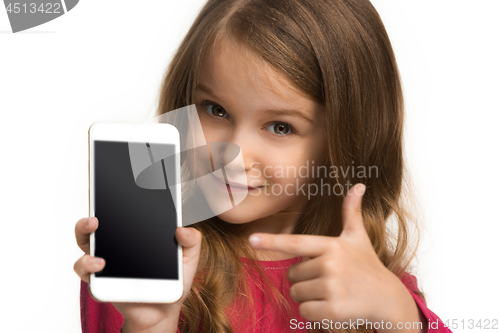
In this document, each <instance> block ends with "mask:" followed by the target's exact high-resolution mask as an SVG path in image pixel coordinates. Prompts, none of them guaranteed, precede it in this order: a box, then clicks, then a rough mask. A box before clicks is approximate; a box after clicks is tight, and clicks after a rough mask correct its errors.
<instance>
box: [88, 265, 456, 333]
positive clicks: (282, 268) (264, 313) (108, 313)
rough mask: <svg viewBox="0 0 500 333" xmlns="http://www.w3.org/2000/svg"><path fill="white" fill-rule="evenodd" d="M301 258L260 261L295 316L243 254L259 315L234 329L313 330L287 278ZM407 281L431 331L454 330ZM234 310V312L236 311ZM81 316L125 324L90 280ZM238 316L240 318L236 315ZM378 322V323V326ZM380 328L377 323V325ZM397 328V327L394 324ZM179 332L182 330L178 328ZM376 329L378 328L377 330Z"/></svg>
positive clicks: (110, 331)
mask: <svg viewBox="0 0 500 333" xmlns="http://www.w3.org/2000/svg"><path fill="white" fill-rule="evenodd" d="M300 259H301V257H295V258H290V259H285V260H278V261H258V262H259V263H260V265H261V266H262V269H264V270H266V271H267V273H268V276H269V278H270V279H271V280H270V282H271V283H272V284H273V286H275V287H276V288H277V289H278V290H279V291H280V292H281V294H282V295H283V296H284V297H285V299H286V300H287V301H288V302H289V304H290V305H291V307H292V309H293V311H294V313H295V314H294V316H293V317H292V318H287V317H285V316H284V315H283V314H282V313H279V312H277V310H276V309H274V308H273V306H272V304H273V303H272V302H269V293H266V292H265V291H263V290H262V288H263V285H262V284H261V283H262V280H261V278H260V276H259V274H258V272H257V271H255V269H253V268H250V266H249V260H248V259H247V258H243V257H240V260H241V263H242V264H243V265H244V266H246V267H247V268H249V270H248V274H249V276H251V279H250V280H249V281H251V283H250V284H249V286H250V288H251V292H252V294H253V297H254V299H255V314H256V315H257V318H258V320H256V319H257V318H250V317H247V318H244V317H242V316H239V315H238V316H235V315H230V316H229V318H230V320H231V325H232V327H233V330H234V332H237V333H256V332H266V333H278V332H279V333H282V332H291V331H292V330H293V329H296V330H295V332H297V333H305V332H309V329H308V328H307V326H306V324H307V323H308V321H307V320H305V319H304V318H302V317H301V316H300V313H299V303H296V302H294V301H292V299H291V298H290V293H289V288H290V286H291V283H290V281H289V280H288V277H287V271H288V269H289V268H290V267H291V266H292V265H294V264H295V263H297V262H298V261H299V260H300ZM401 281H402V282H403V283H404V284H405V286H406V288H407V289H408V291H409V292H410V294H411V295H412V296H413V298H414V299H415V302H416V303H417V305H418V307H419V308H420V310H421V311H422V313H423V314H424V316H425V317H426V319H427V323H428V332H429V333H450V332H451V331H450V330H449V329H448V328H447V327H445V326H444V324H443V322H442V321H441V319H439V317H438V316H437V315H436V314H434V313H433V312H432V311H431V310H429V309H428V308H427V306H426V304H425V302H424V301H423V300H422V298H420V297H419V296H417V295H415V294H414V293H413V292H412V291H418V287H417V279H416V278H415V276H413V275H411V274H408V273H405V274H404V275H403V277H402V279H401ZM238 305H242V304H234V305H233V306H231V307H230V309H227V310H226V311H231V312H226V313H237V314H243V313H246V312H248V311H244V310H242V308H241V307H239V306H238ZM233 311H234V312H233ZM80 315H81V322H82V333H120V329H121V326H122V324H123V316H122V315H121V314H120V313H119V312H118V311H117V310H116V309H115V307H114V306H113V305H112V304H111V303H99V302H97V301H95V300H94V299H93V298H92V297H91V296H90V292H89V285H88V283H86V282H83V281H82V282H81V289H80ZM236 317H238V318H236ZM376 324H377V323H374V325H376ZM375 327H376V326H375ZM394 328H395V327H394ZM177 332H179V330H177ZM374 332H376V330H375V329H374Z"/></svg>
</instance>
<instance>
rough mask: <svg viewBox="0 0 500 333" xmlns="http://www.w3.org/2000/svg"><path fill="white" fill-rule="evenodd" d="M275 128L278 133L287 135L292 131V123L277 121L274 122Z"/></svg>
mask: <svg viewBox="0 0 500 333" xmlns="http://www.w3.org/2000/svg"><path fill="white" fill-rule="evenodd" d="M273 130H274V132H275V133H276V134H278V135H285V134H288V133H290V125H288V124H286V123H276V124H274V127H273Z"/></svg>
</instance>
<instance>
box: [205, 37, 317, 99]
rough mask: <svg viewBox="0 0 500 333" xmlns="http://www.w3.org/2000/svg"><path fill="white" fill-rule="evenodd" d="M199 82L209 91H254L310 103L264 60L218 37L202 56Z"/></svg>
mask: <svg viewBox="0 0 500 333" xmlns="http://www.w3.org/2000/svg"><path fill="white" fill-rule="evenodd" d="M199 82H200V83H202V84H204V85H209V86H210V87H211V88H212V91H222V92H221V93H224V91H231V92H233V93H240V94H241V93H245V94H248V93H249V92H255V93H258V94H259V97H265V96H267V97H269V98H273V99H277V100H285V101H286V100H288V101H289V100H293V101H294V102H295V104H297V103H299V104H300V102H301V101H303V102H306V101H307V102H308V103H310V102H311V101H310V98H309V96H307V95H306V94H305V93H303V92H302V91H301V90H300V89H299V88H297V87H296V86H294V85H293V84H292V83H291V82H290V81H289V80H288V79H286V78H285V77H284V76H283V75H282V74H281V73H279V72H278V71H277V70H276V69H275V68H274V67H272V66H271V65H270V64H269V63H268V62H267V61H265V60H264V59H263V58H261V57H260V56H259V55H258V54H256V53H254V52H253V51H252V50H250V49H249V48H247V47H245V46H243V45H242V44H240V43H237V42H231V41H226V40H224V39H220V40H218V41H217V42H216V43H215V44H214V45H213V47H211V48H209V50H207V53H206V55H205V57H204V58H203V59H202V63H201V71H200V78H199Z"/></svg>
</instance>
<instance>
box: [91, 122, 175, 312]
mask: <svg viewBox="0 0 500 333" xmlns="http://www.w3.org/2000/svg"><path fill="white" fill-rule="evenodd" d="M130 142H132V143H137V144H139V146H138V147H139V148H140V149H148V150H147V151H146V150H144V152H149V155H144V154H143V155H142V156H148V158H149V157H151V161H150V162H149V163H150V166H152V165H153V164H154V163H153V161H154V159H153V155H152V154H151V147H160V148H161V149H164V148H166V149H170V150H169V151H172V152H173V153H175V161H173V160H172V159H171V160H170V162H172V163H173V164H169V167H170V168H171V169H167V170H170V172H171V171H172V169H173V168H174V165H175V170H174V172H173V173H174V174H175V175H174V174H172V172H171V173H170V174H169V175H168V179H170V180H173V179H175V183H173V182H170V184H173V185H172V186H171V187H170V190H169V187H168V186H169V185H168V183H167V175H166V174H165V171H166V170H165V164H164V163H163V161H158V159H156V161H155V162H162V164H161V165H163V174H164V175H165V178H164V184H163V186H165V185H166V186H165V187H166V189H165V190H161V189H144V188H140V187H139V186H137V188H135V187H134V186H133V184H134V183H135V182H136V180H135V179H134V175H133V172H134V170H131V169H133V166H131V165H130V163H131V162H132V153H130V155H129V156H128V159H129V160H130V161H131V162H129V163H128V164H127V162H126V161H127V157H126V156H125V155H126V153H127V152H128V149H129V143H130ZM146 143H147V144H148V145H147V146H146V145H145V144H146ZM142 145H145V146H144V147H143V146H142ZM96 147H98V149H97V152H96ZM155 149H156V148H155ZM179 150H180V138H179V132H178V130H177V128H176V127H175V126H173V125H170V124H166V123H130V122H96V123H94V124H92V125H91V127H90V128H89V201H90V205H89V206H90V212H89V216H91V217H92V216H96V215H95V214H96V213H97V216H96V217H97V218H98V221H99V226H98V228H97V230H96V231H95V232H93V233H92V234H91V236H90V255H92V256H99V253H97V255H96V234H97V235H98V237H97V249H98V251H99V250H100V251H101V254H102V253H104V252H103V251H104V249H107V250H106V251H108V252H106V253H109V254H108V257H106V256H105V255H102V257H103V258H104V259H105V260H106V265H105V267H104V269H103V270H102V271H101V272H97V273H95V274H91V277H90V292H91V294H92V296H93V297H94V298H95V299H96V300H98V301H101V302H139V303H175V302H176V301H178V300H179V299H180V298H181V297H182V294H183V267H182V246H181V245H180V244H178V243H177V241H176V240H175V229H176V228H177V227H182V208H181V204H182V200H181V185H180V184H181V182H180V152H179ZM140 152H141V153H143V152H142V150H141V151H140ZM156 152H157V153H158V150H156ZM96 154H97V156H96ZM115 155H116V156H115ZM157 155H159V154H157ZM156 157H158V156H156ZM134 158H135V159H136V160H135V162H137V156H134ZM140 162H141V163H144V162H145V160H144V161H140ZM132 164H134V163H132ZM96 165H97V170H96ZM161 165H160V164H155V166H160V167H161ZM135 166H136V170H137V163H135ZM142 167H147V166H144V165H142ZM96 171H97V183H96ZM120 177H122V178H120ZM171 177H175V178H171ZM130 178H132V179H130ZM165 183H166V184H165ZM113 184H114V185H113ZM124 184H126V185H124ZM125 186H127V187H125ZM96 191H97V193H96ZM168 193H170V197H171V199H172V200H173V204H174V205H175V207H174V209H173V211H172V207H173V206H172V202H171V201H172V200H170V197H168ZM134 196H137V198H134ZM150 196H151V197H150ZM96 197H97V198H96ZM151 198H153V199H151ZM164 198H169V199H168V200H164ZM122 199H126V200H123V201H120V200H122ZM96 200H97V202H96ZM141 200H142V201H141ZM167 201H168V204H169V205H170V206H169V205H167ZM137 202H142V203H141V204H140V206H137V205H136V203H137ZM96 206H97V207H96ZM122 208H123V210H122ZM141 209H147V214H143V213H141ZM168 209H169V210H168ZM150 212H151V214H150ZM134 214H135V216H134ZM167 216H168V218H165V217H167ZM143 217H144V218H143ZM173 217H175V218H173ZM101 219H102V220H101ZM174 220H176V221H174ZM113 228H114V229H113ZM127 228H128V229H127ZM141 228H143V229H141ZM100 229H101V230H102V231H100ZM166 230H168V232H166ZM100 232H101V233H100ZM106 237H107V238H106ZM141 242H142V243H141ZM110 244H114V245H113V246H109V245H110ZM133 249H135V250H133ZM167 250H168V251H167ZM131 251H132V252H131ZM141 251H143V252H141ZM167 252H168V253H167ZM107 267H108V268H109V270H108V271H106V268H107ZM134 267H135V268H136V269H135V270H134ZM141 267H142V268H141ZM105 272H107V273H105ZM103 274H104V275H103ZM141 274H142V275H141ZM148 274H149V275H148Z"/></svg>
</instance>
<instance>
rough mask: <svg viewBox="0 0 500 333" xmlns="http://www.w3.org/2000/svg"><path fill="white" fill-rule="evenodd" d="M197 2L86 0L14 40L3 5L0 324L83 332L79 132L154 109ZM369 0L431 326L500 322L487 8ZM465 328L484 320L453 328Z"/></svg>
mask: <svg viewBox="0 0 500 333" xmlns="http://www.w3.org/2000/svg"><path fill="white" fill-rule="evenodd" d="M203 3H204V1H201V0H196V1H195V0H189V1H186V0H185V1H183V2H182V4H181V2H178V1H140V2H139V1H117V0H113V1H111V0H107V1H96V0H84V1H81V2H80V3H79V4H78V5H77V6H76V7H75V8H74V9H73V10H72V11H70V12H69V13H68V14H66V15H64V16H62V17H60V18H58V19H56V20H54V21H52V22H48V23H46V24H44V25H41V26H38V27H35V28H33V29H30V30H28V31H25V32H21V33H17V34H12V33H10V25H9V22H8V18H7V14H6V12H5V11H4V10H3V9H2V8H0V32H1V33H0V114H1V118H0V122H1V127H0V128H1V130H0V139H1V140H0V145H1V146H0V147H1V148H0V149H1V150H0V151H1V164H0V171H1V175H2V178H1V191H2V192H1V193H2V200H1V211H2V217H1V222H0V223H1V229H0V235H1V241H0V253H1V261H0V263H1V271H0V273H1V274H0V282H1V289H0V290H1V294H0V299H1V303H2V305H3V306H2V311H1V312H0V331H2V332H35V331H36V332H68V333H76V332H80V318H79V299H78V298H79V286H80V281H79V279H78V277H77V275H76V274H75V273H74V271H73V264H74V262H75V261H76V260H77V259H78V258H79V257H80V256H81V255H82V254H83V253H82V252H81V251H80V249H79V248H78V247H77V245H76V242H75V239H74V225H75V223H76V221H77V220H78V219H80V218H82V217H84V216H87V215H88V196H87V191H88V173H87V172H88V170H87V154H88V151H87V149H88V147H87V131H88V128H89V126H90V125H91V124H92V123H93V122H95V121H100V120H120V121H139V122H140V121H144V120H145V119H146V118H147V117H148V116H149V115H150V114H152V113H154V110H155V107H156V103H157V98H158V90H159V87H160V83H161V78H162V75H163V73H164V71H165V69H166V66H167V65H168V63H169V61H170V59H171V57H172V55H173V52H174V50H175V49H176V47H177V46H178V45H179V43H180V41H181V39H182V38H183V36H184V35H185V33H186V32H187V30H188V28H189V26H190V24H191V23H192V21H193V20H194V18H195V16H196V14H197V12H198V11H199V9H200V8H201V6H202V4H203ZM373 3H374V5H375V7H376V8H377V10H378V11H379V13H380V15H381V16H382V19H383V21H384V23H385V25H386V28H387V30H388V32H389V35H390V37H391V40H392V43H393V47H394V49H395V52H396V57H397V60H398V63H399V67H400V70H401V74H402V79H403V84H404V91H405V97H406V103H407V104H406V105H407V123H406V129H407V132H406V140H407V151H408V152H407V154H408V159H409V161H410V168H411V172H412V175H413V180H414V182H415V185H416V191H417V194H418V196H419V199H420V202H421V206H422V215H421V216H420V220H421V221H422V223H423V224H424V225H425V230H424V241H423V243H422V246H421V247H420V251H419V257H418V261H415V265H416V268H417V269H416V275H417V277H418V279H419V284H420V287H421V288H422V289H423V290H424V292H426V294H427V299H428V305H429V307H430V308H431V310H433V311H434V312H435V313H437V314H438V315H439V316H440V317H441V318H442V319H443V320H446V319H458V320H459V321H460V320H462V319H464V320H466V322H465V325H467V320H468V319H475V320H478V319H497V320H500V303H499V302H498V299H500V292H499V291H498V289H497V288H496V281H497V280H498V272H499V269H498V254H499V250H500V245H499V243H500V242H499V241H498V234H499V232H500V228H499V226H498V224H499V222H500V218H499V215H498V213H497V211H496V208H497V207H498V199H499V195H498V188H499V185H500V181H499V178H498V177H497V173H498V165H499V162H500V159H499V157H498V156H499V154H498V143H499V139H500V134H499V132H500V131H499V129H498V120H499V116H498V115H499V112H500V107H499V100H498V93H499V91H500V84H499V77H500V66H499V61H498V59H500V51H499V49H498V44H499V43H498V40H499V32H500V21H499V20H498V17H497V15H498V13H499V12H500V11H499V10H500V5H499V2H498V1H493V0H492V1H486V0H482V1H474V2H473V1H451V0H449V1H443V0H433V1H431V0H425V1H424V0H419V1H406V0H405V1H400V0H391V1H389V0H377V1H373ZM499 326H500V324H499ZM469 331H470V332H472V331H473V332H479V331H481V330H480V329H478V328H476V329H474V330H468V329H456V330H454V332H469Z"/></svg>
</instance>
